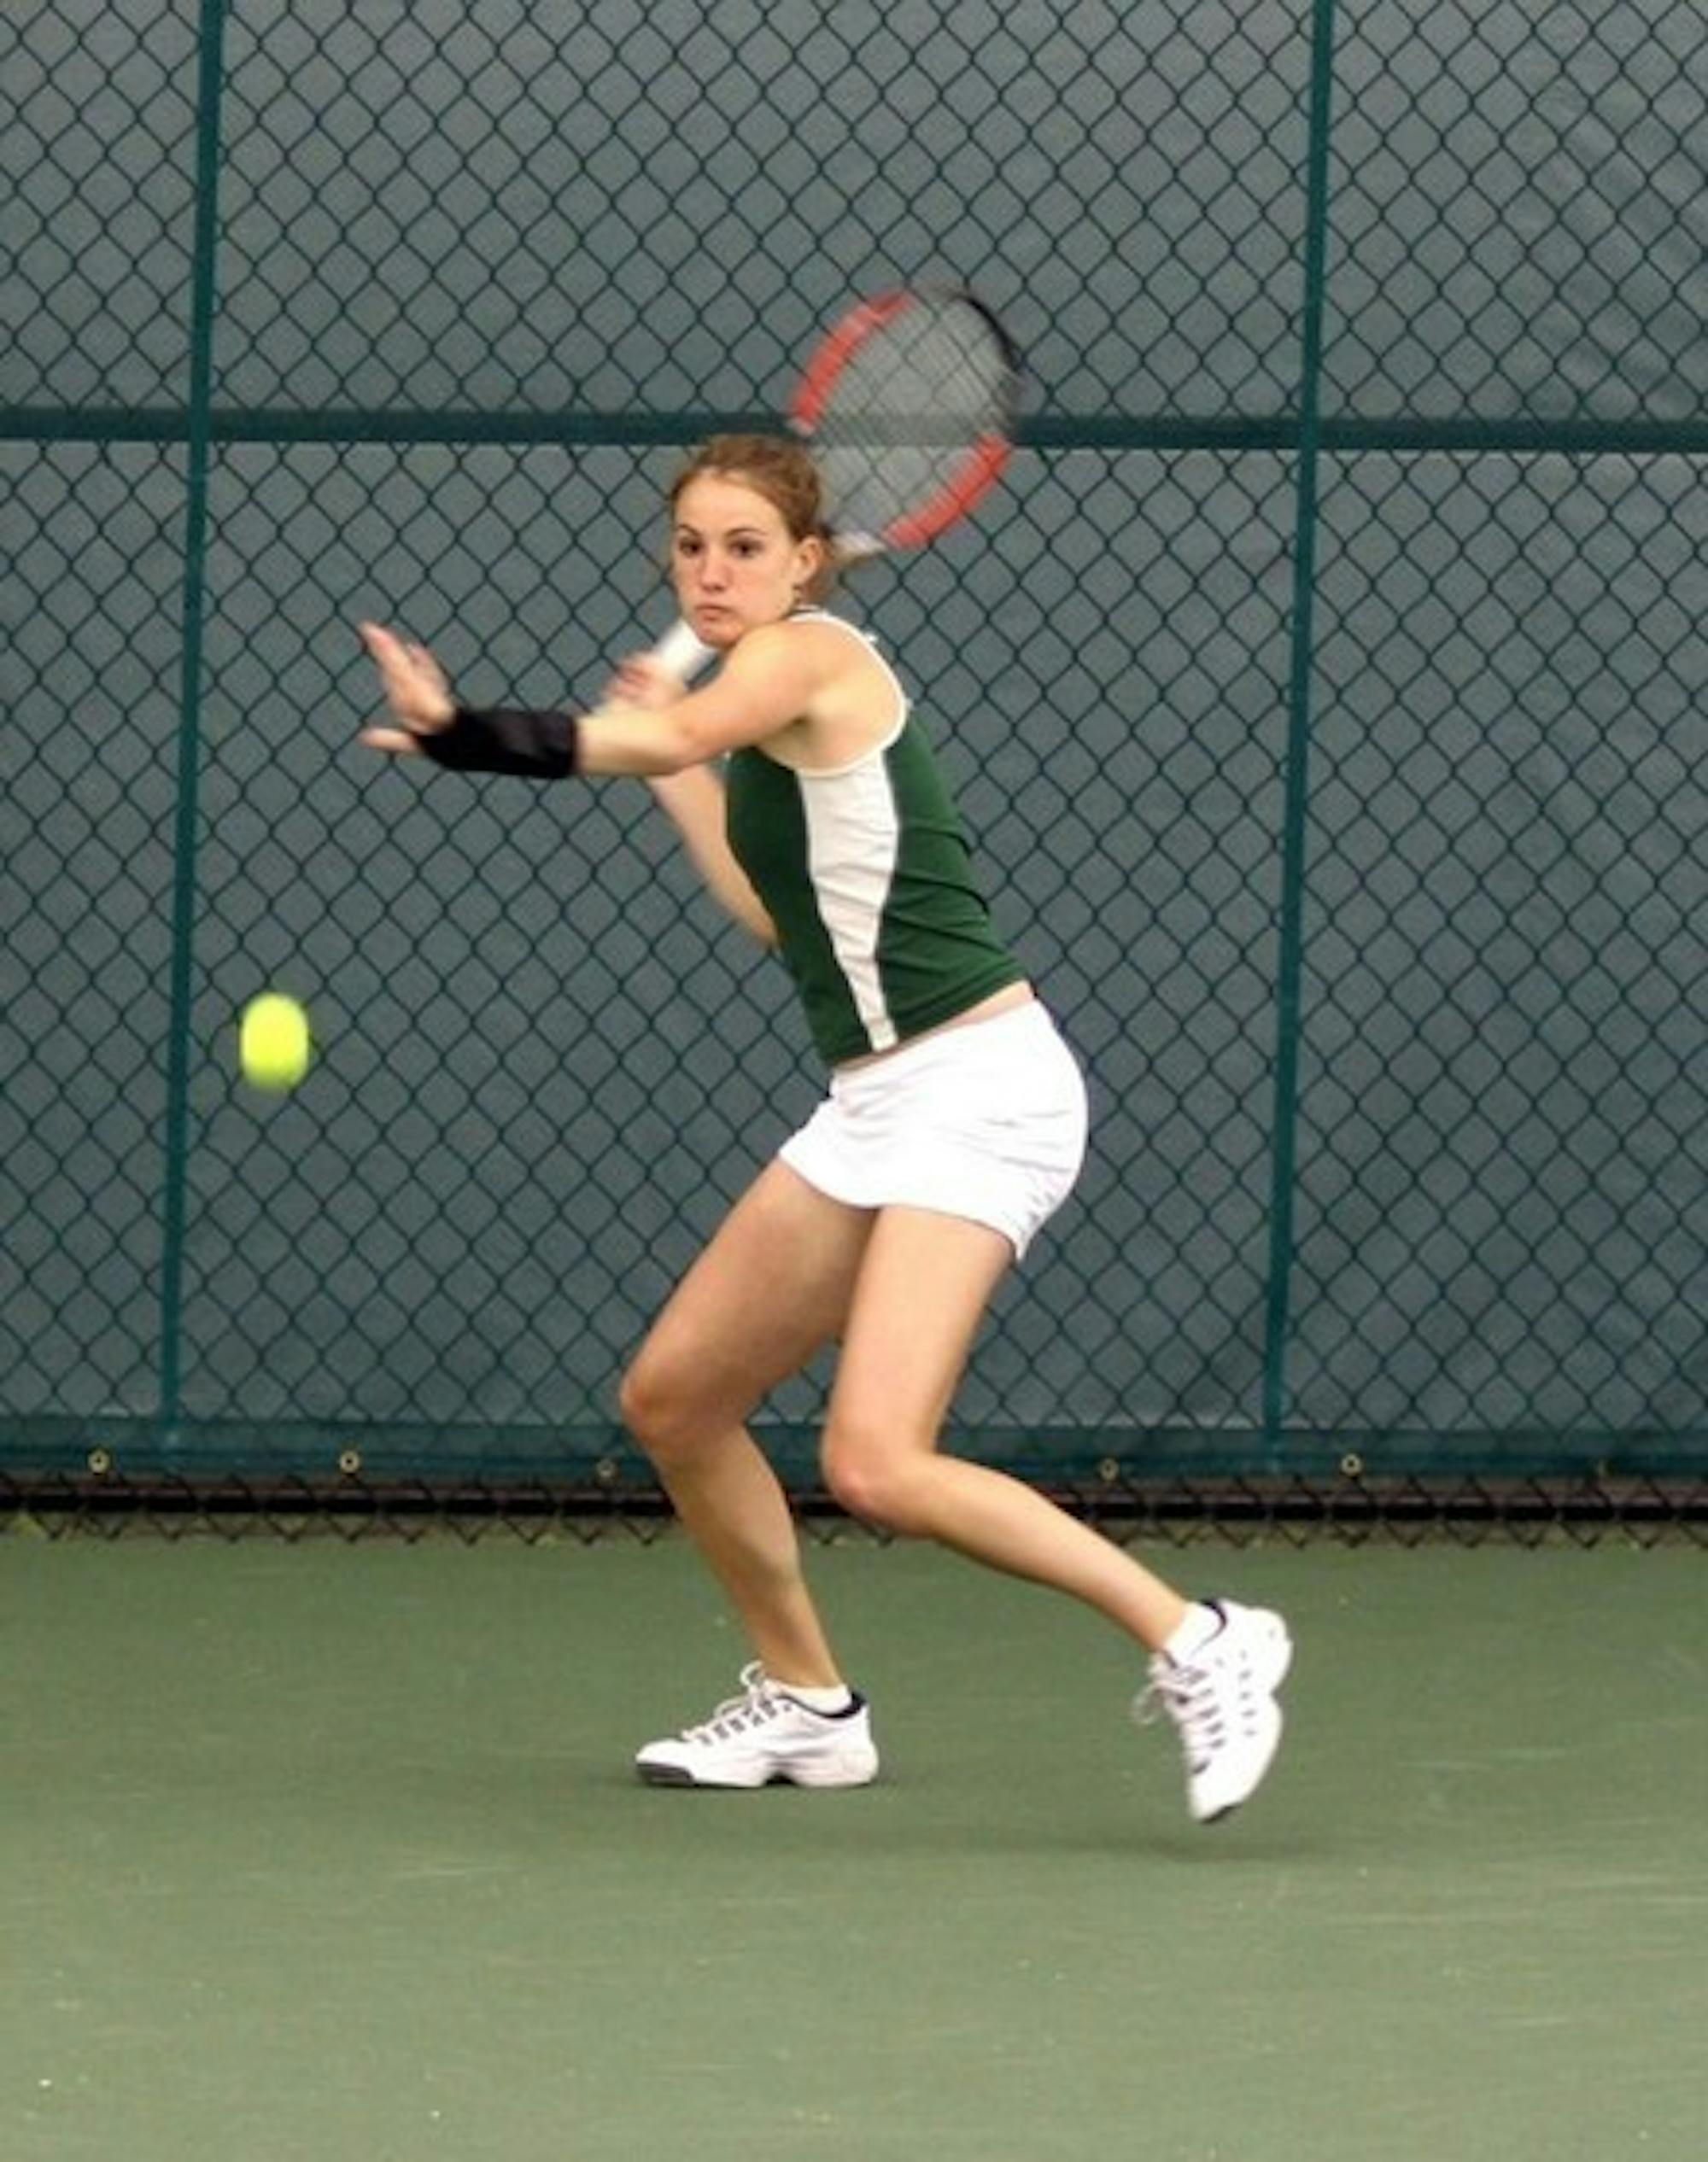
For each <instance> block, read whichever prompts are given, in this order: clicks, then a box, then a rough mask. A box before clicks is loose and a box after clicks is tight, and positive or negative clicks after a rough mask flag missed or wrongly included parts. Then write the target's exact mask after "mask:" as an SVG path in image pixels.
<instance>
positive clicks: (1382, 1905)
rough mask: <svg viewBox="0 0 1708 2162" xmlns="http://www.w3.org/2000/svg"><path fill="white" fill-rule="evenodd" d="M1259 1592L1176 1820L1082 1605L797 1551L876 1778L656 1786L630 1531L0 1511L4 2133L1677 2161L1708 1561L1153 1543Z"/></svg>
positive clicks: (689, 1684) (874, 1555)
mask: <svg viewBox="0 0 1708 2162" xmlns="http://www.w3.org/2000/svg"><path fill="white" fill-rule="evenodd" d="M1162 1563H1163V1566H1164V1567H1165V1568H1166V1569H1167V1570H1168V1571H1169V1573H1170V1574H1172V1575H1175V1576H1177V1577H1179V1579H1181V1580H1182V1581H1184V1582H1185V1583H1186V1584H1187V1585H1188V1586H1189V1587H1190V1588H1193V1589H1212V1588H1220V1589H1223V1590H1225V1591H1228V1592H1231V1593H1233V1594H1234V1595H1235V1596H1237V1597H1240V1598H1251V1599H1257V1600H1263V1601H1272V1602H1274V1603H1276V1604H1280V1605H1282V1606H1283V1607H1284V1609H1285V1610H1286V1611H1287V1613H1288V1615H1289V1616H1290V1620H1291V1621H1292V1622H1293V1625H1294V1627H1295V1631H1296V1635H1297V1638H1298V1642H1299V1652H1298V1659H1297V1663H1296V1668H1295V1677H1294V1680H1293V1681H1292V1682H1291V1684H1290V1687H1289V1692H1288V1702H1289V1705H1290V1717H1291V1725H1290V1738H1289V1742H1288V1745H1287V1747H1286V1749H1285V1750H1284V1755H1283V1757H1282V1760H1281V1762H1280V1764H1279V1766H1278V1769H1277V1771H1276V1773H1274V1775H1273V1777H1272V1781H1271V1783H1270V1785H1269V1786H1268V1787H1267V1788H1266V1790H1265V1791H1264V1792H1263V1793H1262V1794H1261V1796H1260V1797H1258V1799H1257V1800H1256V1801H1255V1803H1253V1804H1252V1805H1251V1806H1250V1807H1249V1808H1248V1809H1247V1810H1246V1811H1245V1812H1244V1813H1243V1814H1242V1815H1241V1816H1239V1817H1237V1818H1236V1819H1234V1820H1232V1821H1231V1822H1230V1823H1229V1824H1227V1825H1225V1826H1220V1827H1216V1828H1214V1829H1212V1830H1209V1831H1202V1832H1201V1831H1197V1830H1196V1829H1194V1828H1193V1827H1192V1826H1190V1823H1189V1822H1188V1821H1187V1819H1186V1817H1185V1814H1184V1806H1183V1803H1182V1802H1181V1798H1180V1794H1179V1766H1178V1762H1177V1759H1176V1755H1175V1750H1174V1744H1173V1738H1172V1735H1171V1734H1170V1733H1168V1732H1167V1730H1163V1729H1158V1730H1156V1731H1155V1732H1153V1733H1146V1734H1139V1733H1135V1732H1133V1731H1132V1728H1131V1727H1130V1726H1129V1725H1128V1722H1127V1721H1126V1713H1125V1701H1126V1696H1127V1694H1128V1693H1129V1691H1130V1689H1131V1687H1132V1686H1133V1684H1134V1682H1135V1680H1136V1678H1137V1677H1136V1674H1135V1672H1134V1670H1133V1669H1132V1666H1131V1664H1130V1662H1128V1660H1127V1659H1126V1657H1125V1655H1124V1653H1123V1651H1122V1649H1121V1647H1120V1645H1119V1644H1118V1643H1117V1642H1116V1641H1115V1640H1114V1639H1113V1638H1112V1637H1111V1636H1110V1635H1109V1634H1108V1633H1107V1632H1106V1631H1105V1629H1104V1628H1103V1626H1102V1625H1101V1624H1099V1623H1098V1622H1097V1621H1094V1620H1093V1619H1092V1618H1091V1616H1088V1615H1085V1614H1083V1613H1081V1612H1079V1610H1075V1609H1073V1608H1071V1607H1069V1606H1067V1605H1066V1604H1062V1603H1060V1602H1058V1601H1056V1600H1053V1599H1051V1598H1047V1597H1046V1596H1045V1595H1044V1594H1042V1593H1040V1592H1034V1591H1032V1590H1031V1589H1029V1588H1027V1587H1024V1586H1017V1585H1011V1584H1008V1583H1005V1582H1003V1581H1001V1580H997V1579H994V1578H991V1577H986V1576H984V1575H980V1574H979V1573H977V1572H976V1571H974V1569H971V1568H969V1567H968V1566H967V1565H966V1564H964V1563H960V1562H957V1561H956V1560H954V1559H952V1558H950V1557H945V1556H941V1555H939V1554H937V1553H935V1552H933V1551H924V1550H915V1549H896V1550H885V1549H882V1548H878V1547H874V1546H869V1545H866V1544H863V1543H856V1542H850V1543H848V1544H846V1545H843V1546H836V1547H834V1548H832V1549H830V1550H829V1551H823V1552H820V1553H818V1554H816V1556H815V1557H814V1567H815V1570H816V1581H817V1582H818V1584H819V1585H820V1586H821V1587H822V1592H823V1593H824V1596H825V1600H826V1604H827V1606H828V1610H829V1614H830V1616H831V1618H832V1620H833V1622H834V1625H835V1626H836V1627H837V1628H838V1630H839V1634H840V1637H841V1639H842V1643H843V1646H844V1650H845V1656H846V1657H847V1659H848V1662H849V1664H850V1666H851V1668H852V1670H853V1672H854V1674H855V1675H856V1678H857V1680H859V1681H861V1682H862V1683H863V1685H864V1686H866V1687H867V1688H868V1690H869V1692H871V1694H872V1696H873V1697H874V1703H875V1707H876V1712H877V1717H878V1733H879V1738H880V1742H881V1743H882V1744H883V1745H884V1747H885V1750H886V1776H885V1779H884V1781H883V1783H882V1784H881V1785H879V1786H877V1787H875V1788H874V1789H871V1790H869V1791H865V1792H859V1793H853V1794H827V1795H813V1794H801V1793H797V1792H794V1791H787V1790H776V1791H769V1792H765V1793H762V1794H758V1795H731V1796H722V1795H695V1794H683V1793H677V1792H659V1791H649V1790H646V1789H643V1788H641V1787H640V1786H639V1785H635V1784H633V1783H631V1780H630V1779H629V1774H628V1771H627V1760H628V1756H629V1751H630V1750H631V1749H632V1748H633V1747H634V1745H635V1744H637V1743H638V1742H640V1741H641V1740H644V1739H646V1738H649V1737H650V1736H651V1735H652V1734H653V1733H658V1732H662V1731H664V1729H665V1728H667V1727H671V1726H675V1725H676V1724H679V1723H681V1722H682V1721H686V1720H687V1719H689V1718H691V1717H693V1716H695V1715H699V1714H702V1713H704V1712H705V1710H706V1709H709V1707H710V1705H711V1702H712V1700H713V1699H714V1698H715V1697H717V1696H719V1695H721V1694H722V1693H724V1692H725V1691H726V1690H727V1689H728V1688H729V1687H731V1686H734V1671H735V1668H736V1666H737V1665H738V1664H739V1662H740V1656H741V1654H740V1647H739V1646H738V1645H737V1644H736V1643H735V1641H734V1639H733V1637H732V1635H731V1633H730V1632H729V1631H728V1627H727V1626H726V1625H725V1624H724V1623H723V1621H722V1618H721V1615H720V1610H719V1609H718V1607H717V1603H716V1601H715V1599H714V1597H713V1595H712V1594H711V1592H710V1591H709V1590H708V1589H707V1587H706V1586H705V1584H704V1582H703V1581H702V1579H701V1577H700V1575H699V1572H698V1569H697V1567H696V1565H695V1563H693V1558H692V1557H691V1556H690V1555H689V1553H688V1552H687V1551H686V1549H685V1548H683V1547H682V1546H680V1545H679V1544H677V1543H676V1541H674V1540H666V1541H664V1543H663V1544H662V1545H661V1546H658V1547H655V1548H652V1549H646V1548H642V1547H640V1546H635V1545H634V1544H632V1543H629V1542H628V1541H626V1540H625V1541H621V1542H617V1541H612V1542H611V1543H609V1544H605V1545H602V1546H595V1547H593V1548H582V1547H581V1546H576V1545H575V1544H574V1543H572V1542H567V1541H566V1542H563V1543H559V1544H553V1545H547V1546H523V1545H521V1544H518V1543H512V1542H510V1541H504V1540H488V1541H487V1542H486V1543H484V1544H483V1545H481V1546H477V1547H465V1546H459V1545H456V1544H453V1543H452V1542H450V1541H448V1540H429V1541H426V1542H424V1543H423V1544H421V1545H418V1546H403V1545H388V1544H382V1543H372V1544H366V1545H361V1546H344V1545H342V1543H338V1542H336V1541H330V1540H329V1541H315V1542H312V1543H307V1544H304V1545H302V1546H294V1547H290V1546H275V1545H270V1544H263V1543H260V1542H254V1541H249V1542H244V1543H241V1544H237V1545H232V1546H225V1545H222V1544H219V1543H215V1542H213V1541H201V1540H196V1541H188V1542H184V1543H182V1544H178V1545H173V1544H168V1543H165V1542H156V1541H154V1540H147V1539H141V1538H131V1539H126V1540H119V1541H116V1542H114V1543H111V1544H107V1543H102V1542H97V1541H94V1540H81V1541H67V1542H65V1543H61V1544H52V1545H50V1544H48V1543H47V1542H45V1541H43V1540H36V1539H32V1538H30V1537H28V1536H26V1535H23V1534H20V1535H17V1536H14V1537H10V1538H8V1539H6V1540H3V1541H0V1620H3V1626H4V1637H3V1641H4V1645H5V1647H6V1659H7V1668H8V1673H9V1685H8V1701H7V1704H6V1709H5V1713H4V1727H3V1750H0V1773H3V1779H0V1825H3V1841H4V1845H3V1856H4V1868H3V1874H0V1937H3V1945H4V1952H3V1966H0V2037H3V2039H0V2061H3V2066H4V2077H3V2083H0V2154H3V2156H4V2157H5V2158H6V2162H48V2159H49V2158H51V2162H61V2159H62V2158H63V2159H65V2162H69V2159H70V2158H84V2157H87V2158H91V2159H95V2158H98V2162H121V2159H122V2162H157V2159H158V2162H165V2158H172V2162H186V2159H187V2158H196V2157H203V2156H206V2157H219V2158H221V2159H222V2162H227V2159H229V2162H285V2158H290V2159H291V2162H296V2158H311V2157H312V2158H316V2162H347V2159H348V2162H354V2159H355V2158H364V2162H388V2159H389V2158H396V2162H413V2159H414V2158H423V2162H429V2159H430V2158H439V2157H442V2158H446V2162H473V2158H477V2157H478V2158H480V2159H481V2162H547V2159H548V2158H549V2162H619V2159H621V2162H629V2158H632V2157H635V2156H641V2155H650V2154H669V2155H671V2156H679V2157H682V2158H684V2159H685V2162H725V2158H728V2162H735V2158H738V2157H740V2158H744V2159H745V2162H756V2159H757V2162H772V2158H779V2159H781V2158H791V2159H793V2158H796V2157H800V2158H805V2159H806V2162H927V2159H928V2158H933V2159H942V2162H961V2159H962V2158H964V2159H965V2162H975V2158H976V2162H1069V2159H1070V2158H1072V2162H1079V2159H1080V2158H1088V2159H1089V2158H1102V2157H1103V2156H1105V2155H1132V2156H1143V2157H1145V2158H1147V2162H1384V2159H1385V2158H1393V2159H1394V2162H1413V2159H1414V2158H1415V2159H1416V2162H1424V2158H1428V2162H1484V2158H1487V2162H1523V2159H1524V2158H1529V2157H1547V2158H1550V2162H1560V2159H1561V2158H1576V2157H1582V2158H1585V2162H1588V2158H1594V2162H1615V2158H1623V2157H1632V2158H1645V2159H1646V2162H1686V2158H1690V2159H1691V2162H1697V2158H1699V2157H1700V2156H1701V2155H1702V2154H1703V2153H1704V2152H1705V2148H1708V2043H1705V2036H1708V1622H1705V1617H1704V1598H1703V1594H1704V1562H1703V1557H1702V1555H1701V1553H1700V1552H1699V1551H1696V1550H1693V1549H1692V1548H1689V1547H1687V1546H1680V1547H1663V1548H1659V1549H1657V1550H1655V1551H1649V1552H1637V1551H1629V1550H1627V1549H1619V1548H1613V1547H1604V1548H1599V1549H1596V1550H1594V1551H1578V1550H1576V1549H1575V1548H1569V1547H1560V1548H1547V1549H1545V1550H1543V1551H1522V1550H1518V1549H1514V1548H1512V1547H1509V1546H1500V1547H1489V1548H1483V1549H1477V1550H1475V1551H1459V1550H1455V1549H1430V1550H1428V1551H1417V1552H1412V1551H1399V1550H1395V1551H1385V1550H1381V1551H1350V1550H1346V1549H1342V1548H1337V1547H1331V1546H1321V1547H1308V1548H1305V1549H1302V1550H1299V1551H1293V1550H1284V1549H1280V1548H1277V1549H1275V1550H1272V1551H1271V1550H1255V1551H1252V1550H1247V1551H1233V1552H1228V1551H1224V1550H1222V1549H1220V1548H1214V1547H1210V1546H1205V1547H1202V1548H1201V1549H1196V1550H1193V1551H1189V1552H1186V1553H1184V1554H1177V1553H1168V1554H1166V1555H1164V1556H1163V1557H1162Z"/></svg>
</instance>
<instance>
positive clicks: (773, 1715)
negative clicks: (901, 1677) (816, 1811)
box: [635, 1660, 878, 1786]
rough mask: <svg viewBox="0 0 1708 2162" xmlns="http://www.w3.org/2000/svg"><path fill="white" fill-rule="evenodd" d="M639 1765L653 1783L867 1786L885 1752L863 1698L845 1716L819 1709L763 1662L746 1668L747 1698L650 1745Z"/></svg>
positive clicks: (743, 1693)
mask: <svg viewBox="0 0 1708 2162" xmlns="http://www.w3.org/2000/svg"><path fill="white" fill-rule="evenodd" d="M635 1770H636V1771H637V1772H638V1773H640V1776H641V1778H642V1779H645V1780H646V1784H647V1785H649V1786H769V1785H771V1784H772V1783H773V1782H774V1781H777V1780H787V1782H788V1783H789V1784H790V1785H793V1786H866V1785H869V1783H870V1782H871V1781H872V1780H873V1779H875V1778H876V1777H877V1775H878V1752H877V1750H876V1749H875V1748H874V1745H873V1742H872V1719H871V1714H870V1712H869V1709H868V1708H867V1704H866V1700H865V1698H864V1697H861V1696H858V1695H852V1700H851V1703H850V1704H849V1707H848V1709H847V1710H845V1711H840V1712H816V1711H813V1710H811V1709H810V1708H809V1707H808V1706H807V1705H805V1704H803V1703H800V1702H799V1701H798V1699H797V1698H795V1697H791V1696H790V1694H789V1693H788V1692H787V1689H785V1688H784V1687H783V1686H781V1683H779V1682H775V1681H773V1680H771V1678H770V1677H769V1674H767V1673H766V1672H765V1670H764V1668H763V1667H762V1666H761V1665H760V1664H759V1662H757V1660H755V1661H754V1662H753V1663H752V1665H751V1666H746V1667H744V1668H742V1669H741V1694H740V1696H739V1697H727V1698H726V1699H725V1700H724V1702H723V1703H721V1704H720V1705H719V1706H718V1707H717V1710H716V1711H715V1712H713V1714H712V1715H711V1718H710V1719H708V1720H706V1721H704V1722H703V1723H702V1724H701V1725H700V1726H698V1727H686V1728H684V1730H683V1731H682V1733H680V1734H672V1735H671V1736H670V1737H669V1738H668V1739H666V1740H664V1741H662V1742H648V1744H646V1748H645V1749H643V1750H641V1751H640V1755H639V1756H637V1757H636V1758H635Z"/></svg>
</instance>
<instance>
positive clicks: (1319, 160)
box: [1263, 0, 1335, 1471]
mask: <svg viewBox="0 0 1708 2162" xmlns="http://www.w3.org/2000/svg"><path fill="white" fill-rule="evenodd" d="M1334 13H1335V11H1334V0H1316V4H1315V5H1314V7H1313V9H1312V12H1311V86H1310V120H1309V129H1308V136H1307V148H1306V182H1305V221H1306V222H1305V258H1304V295H1303V321H1302V323H1301V339H1300V385H1299V462H1298V476H1297V483H1296V493H1295V531H1294V560H1293V615H1292V627H1291V644H1290V678H1289V684H1288V698H1287V705H1288V713H1287V767H1286V789H1285V804H1284V815H1283V826H1282V834H1281V926H1280V932H1281V935H1280V943H1279V950H1278V956H1277V983H1276V996H1275V1008H1276V1012H1275V1087H1274V1119H1273V1128H1272V1158H1271V1178H1272V1183H1271V1190H1270V1216H1269V1283H1268V1298H1267V1303H1266V1314H1265V1320H1264V1347H1263V1442H1264V1452H1265V1454H1266V1458H1267V1459H1268V1467H1269V1469H1270V1470H1272V1471H1279V1470H1281V1469H1282V1467H1283V1459H1284V1451H1283V1445H1282V1428H1283V1422H1284V1417H1285V1415H1286V1359H1287V1327H1288V1318H1289V1306H1290V1292H1291V1288H1292V1273H1293V1213H1294V1200H1295V1194H1294V1187H1295V1181H1296V1177H1297V1148H1296V1130H1297V1120H1298V1109H1299V1104H1298V1098H1299V1020H1300V1016H1299V986H1300V980H1301V975H1302V973H1303V968H1304V885H1305V824H1306V808H1307V802H1308V789H1307V780H1308V769H1309V763H1310V745H1311V668H1312V640H1313V628H1314V626H1313V595H1314V591H1315V586H1316V575H1317V560H1316V558H1317V467H1318V461H1319V455H1320V452H1321V429H1322V363H1323V312H1324V306H1325V299H1326V294H1325V285H1326V281H1327V263H1328V215H1329V127H1330V114H1331V103H1332V99H1331V91H1332V87H1333V79H1334V34H1335V24H1334Z"/></svg>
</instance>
